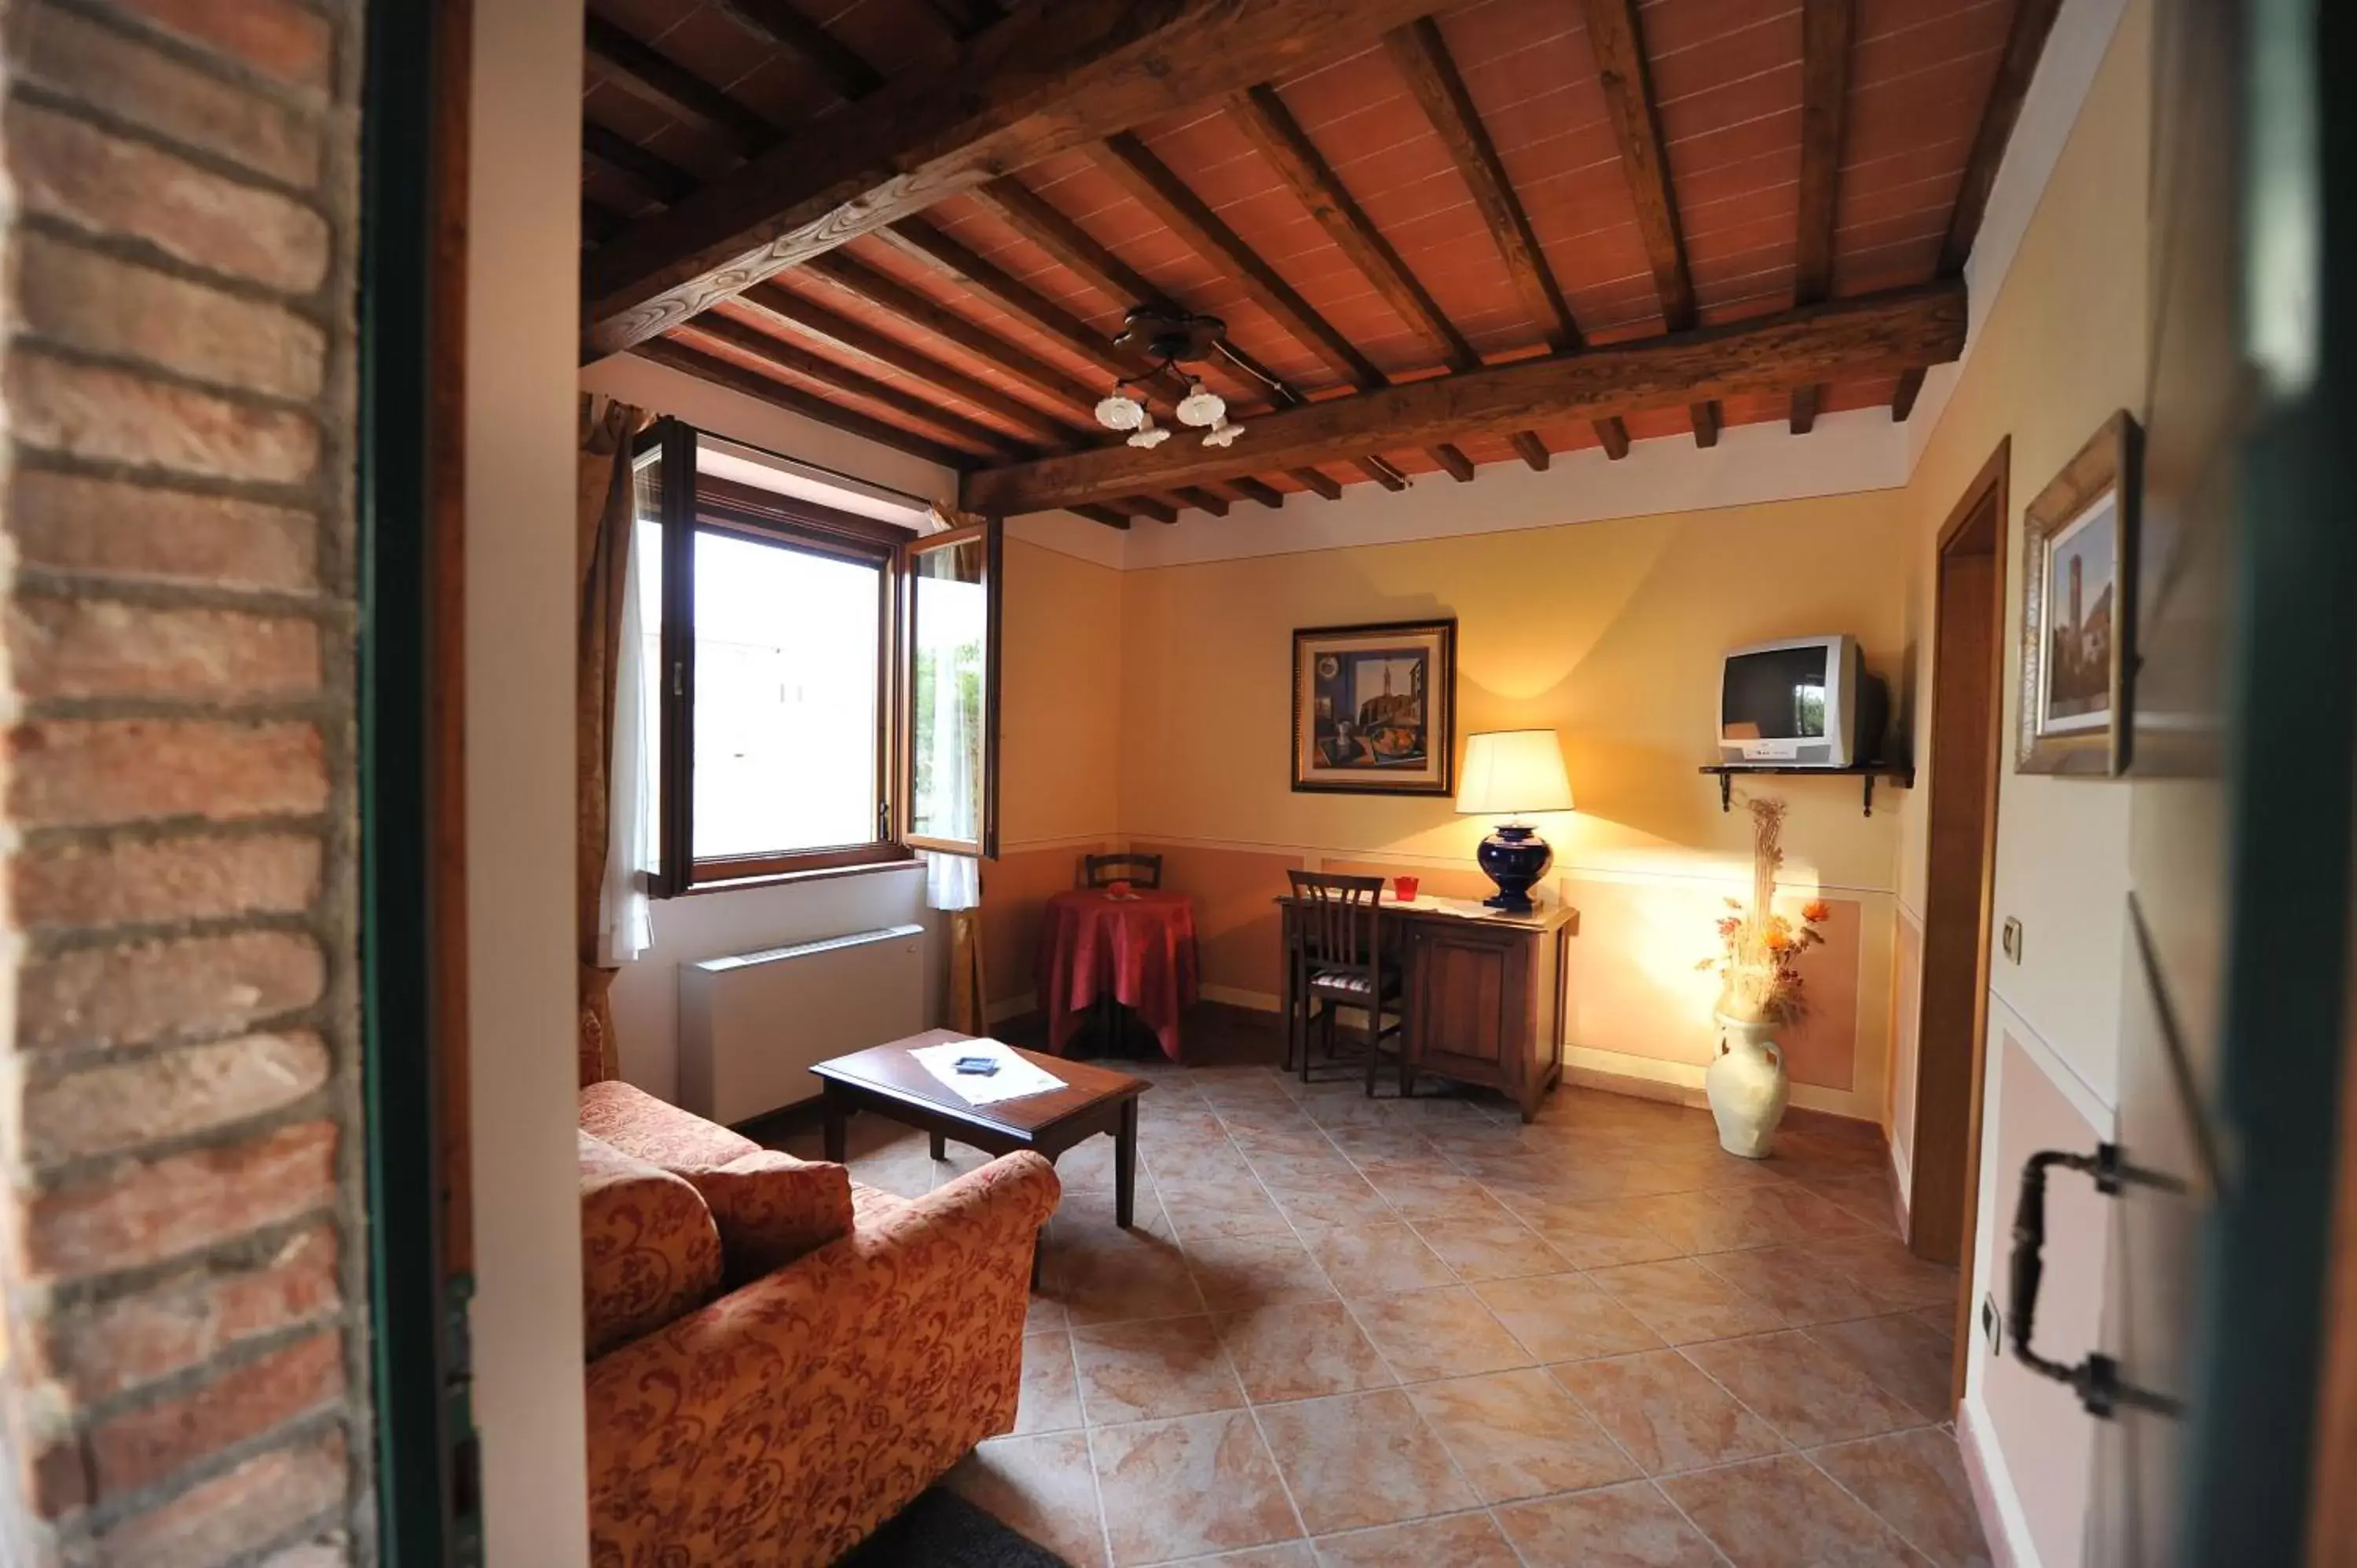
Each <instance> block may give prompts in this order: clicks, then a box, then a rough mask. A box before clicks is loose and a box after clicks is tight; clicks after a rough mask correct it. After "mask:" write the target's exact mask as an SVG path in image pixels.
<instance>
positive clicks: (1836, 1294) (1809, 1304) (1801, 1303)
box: [1697, 1246, 1883, 1327]
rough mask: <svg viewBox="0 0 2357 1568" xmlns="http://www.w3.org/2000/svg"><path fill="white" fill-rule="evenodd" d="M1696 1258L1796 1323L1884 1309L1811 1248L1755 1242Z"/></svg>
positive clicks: (1823, 1320) (1797, 1325) (1790, 1321)
mask: <svg viewBox="0 0 2357 1568" xmlns="http://www.w3.org/2000/svg"><path fill="white" fill-rule="evenodd" d="M1697 1262H1700V1263H1701V1264H1702V1266H1703V1267H1705V1268H1706V1269H1708V1270H1709V1271H1710V1272H1711V1273H1715V1274H1717V1276H1718V1277H1719V1278H1720V1279H1723V1280H1725V1281H1727V1283H1729V1284H1731V1285H1733V1286H1735V1287H1736V1288H1737V1289H1738V1290H1740V1291H1742V1292H1743V1293H1744V1294H1746V1295H1751V1296H1757V1297H1759V1298H1760V1300H1761V1301H1764V1302H1766V1303H1768V1304H1769V1305H1771V1306H1773V1307H1775V1308H1776V1310H1777V1311H1778V1312H1780V1313H1781V1314H1783V1316H1784V1321H1785V1322H1787V1323H1789V1324H1791V1325H1792V1326H1794V1327H1800V1326H1804V1325H1807V1324H1812V1323H1838V1322H1840V1321H1841V1320H1843V1319H1844V1318H1849V1317H1863V1316H1868V1315H1869V1314H1872V1313H1876V1312H1879V1311H1882V1310H1883V1304H1882V1302H1881V1301H1880V1300H1879V1299H1878V1298H1877V1297H1875V1296H1872V1295H1869V1294H1867V1293H1866V1292H1865V1291H1862V1290H1860V1289H1859V1288H1858V1287H1857V1283H1855V1282H1854V1281H1852V1280H1851V1279H1850V1278H1849V1276H1847V1275H1846V1274H1842V1273H1835V1271H1834V1270H1832V1269H1829V1268H1827V1267H1825V1265H1824V1261H1823V1260H1822V1259H1820V1258H1819V1257H1818V1256H1817V1253H1816V1249H1814V1248H1813V1247H1805V1246H1801V1247H1793V1246H1784V1247H1753V1248H1748V1249H1746V1250H1744V1251H1736V1252H1712V1253H1709V1254H1707V1255H1706V1256H1704V1257H1702V1258H1700V1259H1698V1260H1697Z"/></svg>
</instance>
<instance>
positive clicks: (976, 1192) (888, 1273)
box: [587, 1154, 1060, 1568]
mask: <svg viewBox="0 0 2357 1568" xmlns="http://www.w3.org/2000/svg"><path fill="white" fill-rule="evenodd" d="M1059 1196H1060V1185H1059V1184H1058V1182H1057V1180H1056V1174H1055V1170H1054V1167H1053V1166H1051V1165H1049V1163H1048V1162H1047V1161H1046V1160H1044V1159H1041V1158H1040V1157H1039V1155H1031V1154H1019V1155H1008V1156H1006V1158H1004V1159H999V1160H994V1161H992V1162H991V1163H990V1164H989V1165H985V1166H983V1167H982V1168H981V1169H979V1170H976V1171H972V1172H969V1173H968V1174H967V1175H965V1176H961V1177H959V1178H958V1179H957V1180H955V1181H953V1182H950V1183H948V1184H946V1185H945V1186H943V1187H939V1188H937V1189H936V1190H934V1191H933V1192H931V1193H929V1194H927V1195H926V1196H925V1197H920V1198H918V1199H916V1200H915V1201H914V1202H912V1203H910V1204H909V1205H908V1207H907V1208H903V1209H901V1210H899V1212H897V1213H893V1214H889V1215H886V1216H883V1217H881V1218H880V1219H876V1220H875V1221H873V1222H868V1223H863V1224H862V1225H860V1226H859V1227H858V1228H857V1229H856V1230H854V1231H853V1232H852V1233H851V1234H850V1235H848V1236H845V1237H843V1238H842V1239H840V1240H835V1241H831V1242H829V1243H828V1244H827V1245H825V1246H823V1247H822V1248H820V1249H819V1250H818V1251H815V1252H813V1253H811V1254H810V1255H809V1256H808V1257H805V1258H802V1259H801V1260H799V1261H797V1262H794V1263H792V1264H791V1265H790V1266H788V1267H786V1268H783V1269H780V1270H779V1271H777V1272H776V1273H771V1274H768V1275H765V1276H763V1277H762V1278H760V1279H759V1280H756V1281H754V1282H752V1283H749V1284H748V1285H746V1286H744V1287H743V1288H741V1289H739V1290H736V1291H732V1292H730V1293H729V1294H727V1295H725V1296H723V1297H721V1298H720V1299H719V1300H717V1301H715V1302H713V1303H711V1304H710V1305H707V1306H705V1307H703V1308H701V1309H700V1310H698V1311H696V1312H693V1313H690V1314H688V1315H687V1316H684V1317H683V1318H680V1319H679V1320H678V1321H676V1322H674V1323H673V1324H671V1325H669V1326H666V1327H664V1328H662V1329H660V1330H658V1331H657V1332H655V1333H653V1334H651V1335H649V1336H647V1337H645V1338H643V1339H640V1340H637V1341H635V1342H633V1343H631V1344H629V1345H626V1346H623V1347H622V1348H619V1349H618V1350H615V1351H614V1352H612V1353H611V1354H609V1355H607V1356H605V1357H603V1358H601V1359H598V1360H597V1361H596V1362H593V1363H592V1364H591V1365H590V1367H589V1369H588V1388H587V1396H588V1421H589V1490H590V1499H589V1501H590V1531H591V1536H592V1538H593V1541H594V1544H595V1551H594V1553H593V1561H594V1562H595V1563H597V1568H609V1565H611V1568H619V1565H621V1564H637V1563H656V1562H660V1563H662V1564H664V1565H665V1568H694V1565H695V1564H702V1563H713V1564H721V1563H728V1564H740V1563H741V1564H748V1565H751V1564H761V1565H764V1568H769V1565H775V1568H802V1565H803V1564H809V1565H811V1568H816V1565H819V1564H824V1563H832V1562H833V1561H834V1558H835V1557H837V1556H839V1555H840V1554H841V1553H842V1552H844V1551H846V1550H848V1549H849V1547H850V1546H851V1545H852V1544H854V1543H855V1542H856V1541H859V1540H861V1539H862V1538H864V1537H865V1536H866V1534H867V1533H868V1532H869V1531H870V1530H873V1529H874V1528H875V1527H876V1526H877V1524H880V1523H881V1522H882V1521H883V1520H885V1519H887V1518H888V1517H890V1515H891V1514H892V1513H893V1512H895V1511H897V1510H898V1509H899V1508H900V1507H901V1506H903V1505H904V1504H906V1503H907V1502H908V1501H909V1499H910V1498H913V1497H915V1496H916V1494H917V1493H918V1492H920V1491H921V1490H923V1489H924V1487H927V1486H928V1485H930V1484H931V1482H932V1481H933V1480H934V1479H935V1478H937V1477H939V1476H940V1475H941V1474H942V1472H944V1471H946V1470H947V1469H948V1468H949V1467H950V1466H952V1465H953V1464H954V1463H956V1461H957V1459H958V1458H959V1456H960V1455H963V1454H964V1453H965V1451H966V1450H967V1449H969V1448H971V1447H973V1446H974V1444H976V1443H978V1442H980V1441H981V1440H982V1439H983V1438H985V1437H988V1436H991V1435H994V1434H996V1433H999V1432H1003V1431H1006V1430H1007V1429H1009V1428H1011V1427H1012V1425H1013V1424H1014V1415H1015V1401H1016V1396H1017V1392H1018V1391H1019V1389H1020V1387H1021V1383H1022V1369H1023V1323H1024V1318H1025V1316H1026V1314H1027V1312H1028V1307H1029V1295H1030V1283H1029V1282H1030V1271H1031V1256H1032V1250H1033V1248H1034V1247H1035V1246H1036V1245H1037V1242H1038V1237H1039V1228H1040V1226H1042V1225H1043V1224H1045V1223H1046V1222H1047V1219H1048V1217H1049V1215H1050V1214H1051V1213H1053V1212H1054V1211H1055V1207H1056V1202H1057V1199H1058V1197H1059Z"/></svg>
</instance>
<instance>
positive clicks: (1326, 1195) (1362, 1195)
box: [1268, 1172, 1399, 1230]
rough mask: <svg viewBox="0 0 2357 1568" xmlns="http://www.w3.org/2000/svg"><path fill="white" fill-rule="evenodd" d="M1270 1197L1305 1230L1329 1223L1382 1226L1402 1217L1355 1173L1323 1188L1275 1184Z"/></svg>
mask: <svg viewBox="0 0 2357 1568" xmlns="http://www.w3.org/2000/svg"><path fill="white" fill-rule="evenodd" d="M1268 1196H1269V1198H1270V1200H1271V1201H1273V1202H1274V1203H1275V1205H1276V1207H1277V1211H1278V1212H1279V1213H1281V1214H1283V1215H1284V1216H1285V1217H1286V1219H1289V1220H1291V1221H1292V1222H1293V1224H1294V1227H1295V1229H1297V1230H1315V1229H1318V1228H1320V1227H1323V1226H1329V1225H1353V1226H1356V1225H1382V1224H1388V1223H1391V1222H1393V1221H1395V1220H1397V1219H1399V1216H1398V1215H1397V1214H1395V1213H1394V1212H1393V1210H1392V1206H1391V1205H1390V1204H1388V1203H1385V1202H1384V1201H1383V1198H1382V1197H1381V1196H1380V1195H1379V1194H1378V1193H1377V1192H1376V1191H1375V1189H1374V1188H1373V1187H1369V1186H1368V1185H1367V1184H1366V1183H1365V1182H1364V1181H1363V1180H1361V1178H1360V1177H1359V1176H1358V1175H1357V1174H1356V1173H1355V1172H1354V1173H1353V1174H1352V1175H1351V1177H1350V1178H1349V1179H1348V1180H1347V1181H1336V1182H1331V1183H1329V1184H1327V1185H1324V1186H1321V1187H1270V1188H1269V1189H1268Z"/></svg>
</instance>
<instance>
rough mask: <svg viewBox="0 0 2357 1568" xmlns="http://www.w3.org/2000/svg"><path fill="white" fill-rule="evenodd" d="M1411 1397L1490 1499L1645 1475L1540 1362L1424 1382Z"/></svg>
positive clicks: (1471, 1480)
mask: <svg viewBox="0 0 2357 1568" xmlns="http://www.w3.org/2000/svg"><path fill="white" fill-rule="evenodd" d="M1408 1398H1409V1399H1410V1400H1411V1401H1413V1402H1415V1408H1416V1412H1417V1413H1418V1414H1420V1415H1422V1416H1423V1417H1424V1419H1425V1423H1426V1425H1427V1426H1430V1427H1431V1428H1432V1430H1433V1432H1434V1433H1435V1434H1437V1435H1438V1437H1439V1438H1440V1442H1441V1445H1442V1446H1443V1447H1445V1448H1447V1449H1448V1453H1449V1455H1450V1457H1452V1458H1454V1459H1455V1460H1456V1461H1457V1467H1458V1469H1459V1470H1461V1471H1463V1472H1464V1475H1465V1478H1466V1480H1467V1481H1469V1483H1471V1485H1472V1487H1473V1489H1474V1491H1476V1492H1477V1493H1479V1494H1480V1498H1481V1500H1482V1501H1483V1502H1485V1503H1501V1502H1510V1501H1512V1500H1513V1499H1515V1498H1536V1497H1544V1496H1546V1495H1547V1494H1549V1493H1551V1492H1576V1491H1585V1490H1587V1488H1588V1487H1601V1486H1605V1485H1608V1484H1609V1483H1611V1482H1614V1481H1631V1480H1635V1479H1636V1478H1637V1477H1638V1475H1639V1471H1638V1469H1637V1466H1635V1465H1633V1464H1631V1462H1630V1460H1629V1456H1628V1455H1625V1454H1623V1453H1621V1452H1620V1448H1619V1447H1618V1446H1617V1445H1615V1444H1614V1443H1613V1442H1612V1440H1611V1439H1610V1438H1609V1437H1608V1436H1606V1435H1605V1434H1604V1430H1603V1428H1601V1427H1599V1426H1598V1425H1597V1424H1596V1423H1594V1422H1593V1421H1590V1420H1589V1419H1588V1418H1587V1415H1586V1414H1585V1413H1584V1412H1582V1411H1581V1410H1580V1408H1579V1406H1578V1405H1577V1403H1575V1402H1573V1400H1572V1398H1571V1396H1570V1395H1569V1394H1567V1393H1566V1392H1565V1391H1564V1390H1563V1387H1562V1385H1561V1384H1559V1383H1557V1382H1556V1381H1555V1380H1554V1379H1553V1378H1551V1377H1549V1376H1547V1374H1546V1373H1544V1372H1543V1371H1541V1370H1539V1369H1537V1368H1535V1367H1531V1368H1525V1369H1522V1370H1520V1371H1513V1372H1493V1373H1491V1374H1490V1375H1489V1376H1487V1377H1480V1378H1451V1379H1448V1380H1444V1381H1441V1382H1437V1383H1419V1384H1417V1385H1415V1387H1414V1388H1412V1389H1410V1390H1409V1391H1408Z"/></svg>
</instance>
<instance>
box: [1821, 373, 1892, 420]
mask: <svg viewBox="0 0 2357 1568" xmlns="http://www.w3.org/2000/svg"><path fill="white" fill-rule="evenodd" d="M1898 390H1899V378H1898V377H1897V376H1875V377H1872V378H1870V379H1867V380H1865V381H1835V383H1834V384H1833V385H1831V386H1829V387H1827V388H1826V389H1825V396H1824V403H1822V404H1821V405H1820V406H1821V407H1822V408H1823V409H1824V412H1826V413H1838V412H1839V411H1841V410H1843V409H1847V408H1888V407H1889V406H1890V398H1891V394H1892V393H1893V392H1897V391H1898Z"/></svg>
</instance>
